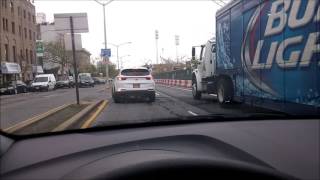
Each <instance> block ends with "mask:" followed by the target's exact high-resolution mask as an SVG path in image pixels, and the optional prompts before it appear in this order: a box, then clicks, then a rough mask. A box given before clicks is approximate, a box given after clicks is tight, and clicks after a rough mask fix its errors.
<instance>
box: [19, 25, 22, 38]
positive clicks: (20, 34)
mask: <svg viewBox="0 0 320 180" xmlns="http://www.w3.org/2000/svg"><path fill="white" fill-rule="evenodd" d="M19 36H20V37H21V36H22V32H21V26H20V25H19Z"/></svg>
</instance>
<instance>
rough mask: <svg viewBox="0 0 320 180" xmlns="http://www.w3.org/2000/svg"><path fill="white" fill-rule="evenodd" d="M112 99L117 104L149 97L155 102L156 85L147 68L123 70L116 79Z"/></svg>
mask: <svg viewBox="0 0 320 180" xmlns="http://www.w3.org/2000/svg"><path fill="white" fill-rule="evenodd" d="M112 97H113V100H114V102H115V103H118V102H119V101H120V100H123V99H125V98H131V97H142V98H144V97H147V98H148V100H149V101H150V102H154V101H155V83H154V80H153V77H152V75H151V73H150V71H149V70H148V69H147V68H144V67H140V68H128V69H122V70H121V71H120V73H119V75H118V76H117V77H116V78H115V80H114V82H113V87H112Z"/></svg>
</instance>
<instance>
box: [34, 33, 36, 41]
mask: <svg viewBox="0 0 320 180" xmlns="http://www.w3.org/2000/svg"><path fill="white" fill-rule="evenodd" d="M33 40H36V33H35V32H33Z"/></svg>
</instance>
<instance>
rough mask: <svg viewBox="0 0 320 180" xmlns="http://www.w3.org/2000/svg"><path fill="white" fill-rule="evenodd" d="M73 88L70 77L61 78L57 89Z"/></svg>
mask: <svg viewBox="0 0 320 180" xmlns="http://www.w3.org/2000/svg"><path fill="white" fill-rule="evenodd" d="M64 87H67V88H71V87H72V82H71V81H70V79H69V77H60V79H59V80H58V81H57V83H56V88H64Z"/></svg>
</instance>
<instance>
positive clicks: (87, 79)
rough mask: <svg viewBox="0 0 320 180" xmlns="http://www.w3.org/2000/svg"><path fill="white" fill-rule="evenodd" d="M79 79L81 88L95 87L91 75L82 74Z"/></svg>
mask: <svg viewBox="0 0 320 180" xmlns="http://www.w3.org/2000/svg"><path fill="white" fill-rule="evenodd" d="M78 77H79V78H78V81H79V86H80V87H94V80H93V79H92V77H91V75H90V74H89V73H80V74H79V75H78Z"/></svg>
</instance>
